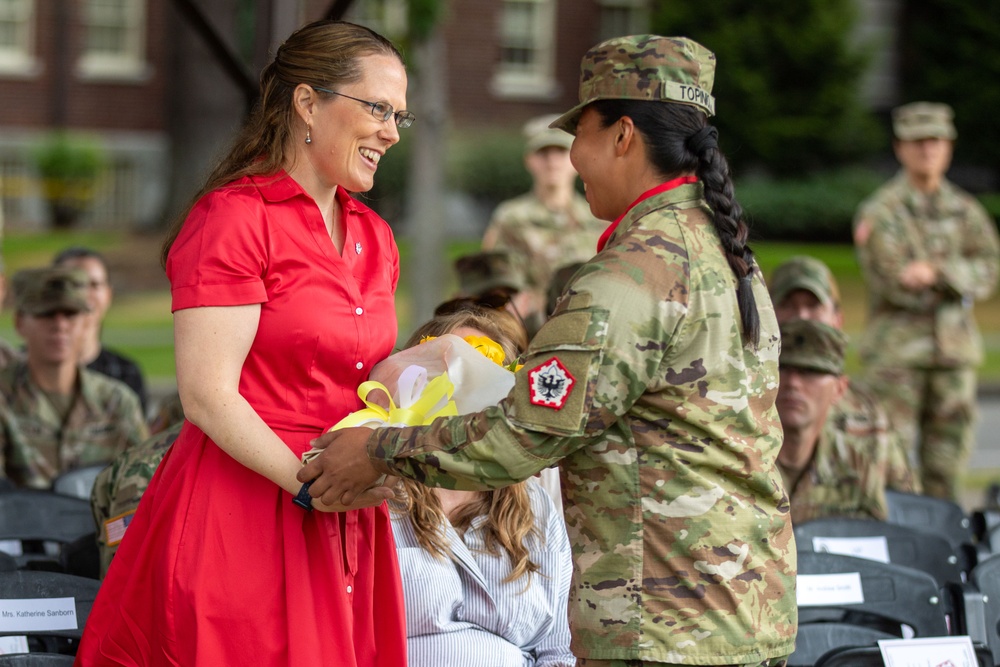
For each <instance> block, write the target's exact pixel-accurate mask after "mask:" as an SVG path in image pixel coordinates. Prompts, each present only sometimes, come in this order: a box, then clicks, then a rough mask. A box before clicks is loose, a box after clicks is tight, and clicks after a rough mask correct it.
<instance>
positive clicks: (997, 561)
mask: <svg viewBox="0 0 1000 667" xmlns="http://www.w3.org/2000/svg"><path fill="white" fill-rule="evenodd" d="M969 578H970V580H971V582H972V584H973V585H974V586H975V587H976V588H978V589H979V590H980V591H981V592H982V594H983V597H984V600H985V604H986V644H987V646H989V647H990V651H991V652H992V653H993V661H994V662H996V663H998V664H1000V554H997V555H994V556H990V557H989V558H987V559H986V560H984V561H983V562H981V563H979V564H977V565H976V567H975V568H973V570H972V573H971V574H970V575H969Z"/></svg>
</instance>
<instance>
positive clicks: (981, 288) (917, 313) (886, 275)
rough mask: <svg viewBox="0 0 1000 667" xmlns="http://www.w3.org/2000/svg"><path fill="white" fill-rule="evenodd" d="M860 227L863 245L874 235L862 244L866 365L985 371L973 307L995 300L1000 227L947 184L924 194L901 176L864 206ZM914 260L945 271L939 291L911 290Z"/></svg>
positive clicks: (999, 267)
mask: <svg viewBox="0 0 1000 667" xmlns="http://www.w3.org/2000/svg"><path fill="white" fill-rule="evenodd" d="M855 228H856V230H861V234H857V233H856V236H858V238H859V239H864V237H865V234H867V240H866V241H865V242H863V243H859V245H858V258H859V261H860V264H861V268H862V271H863V272H864V276H865V282H866V283H867V285H868V304H869V322H868V326H867V328H866V331H865V333H864V336H863V338H862V340H861V345H860V351H861V357H862V359H863V360H864V361H865V362H866V363H875V364H878V365H880V366H902V367H907V368H955V367H962V366H975V365H978V364H979V362H980V361H982V354H983V350H982V340H981V338H980V336H979V331H978V330H977V329H976V324H975V320H974V319H973V316H972V302H973V301H974V300H977V299H984V298H986V297H988V296H989V295H990V294H992V292H993V290H994V288H995V287H996V284H997V276H998V272H1000V265H998V258H1000V241H998V239H997V230H996V226H995V225H994V223H993V221H992V220H991V219H990V217H989V214H987V213H986V211H985V209H983V207H982V206H981V205H980V204H979V202H977V201H976V200H975V199H974V198H973V197H972V196H971V195H969V194H968V193H966V192H964V191H963V190H961V189H960V188H958V187H956V186H955V185H953V184H952V183H950V182H948V181H947V180H942V183H941V188H940V190H939V192H938V193H937V194H936V195H933V196H927V195H924V194H922V193H921V192H920V191H919V190H917V189H916V188H914V187H913V186H912V185H910V184H909V182H908V181H907V178H906V174H905V173H900V174H899V175H897V176H896V177H895V178H894V179H892V180H891V181H889V182H888V183H887V184H885V185H884V186H882V188H880V189H879V190H878V191H877V192H875V194H873V195H872V196H871V197H870V198H868V199H867V200H866V201H864V202H863V203H862V204H861V207H860V208H859V212H858V215H857V217H856V219H855ZM914 260H924V261H929V262H931V263H932V264H933V265H934V266H935V267H936V268H937V269H938V271H939V273H940V275H941V278H940V280H939V282H938V284H937V285H935V286H933V287H932V288H931V289H928V290H924V291H922V292H913V291H909V290H905V289H903V287H902V286H901V285H900V284H899V276H900V273H901V272H902V270H903V267H904V266H905V265H906V264H908V263H909V262H911V261H914Z"/></svg>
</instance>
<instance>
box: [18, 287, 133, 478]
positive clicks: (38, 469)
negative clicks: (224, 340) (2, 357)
mask: <svg viewBox="0 0 1000 667" xmlns="http://www.w3.org/2000/svg"><path fill="white" fill-rule="evenodd" d="M84 290H85V276H84V275H82V274H80V273H79V272H76V271H73V270H69V269H29V270H25V271H20V272H18V273H17V274H15V275H14V278H13V291H14V302H15V306H16V308H17V312H16V314H15V319H14V323H15V327H16V329H17V331H18V333H19V334H20V335H21V337H22V338H24V341H25V348H26V350H25V356H24V358H23V359H20V360H17V361H15V362H13V363H11V364H10V365H8V366H7V367H6V368H4V369H3V370H2V371H0V452H2V457H3V470H4V474H5V475H6V476H7V477H8V478H9V479H10V480H11V481H12V482H13V483H14V484H15V485H17V486H22V487H32V488H40V489H44V488H48V487H49V486H50V485H51V482H52V480H53V479H54V478H55V477H56V476H57V475H59V474H60V473H63V472H66V471H68V470H72V469H74V468H77V467H81V466H86V465H91V464H95V463H109V462H110V461H111V459H113V458H114V457H115V455H116V454H118V453H119V452H121V451H123V450H124V449H125V448H126V447H128V446H130V445H134V444H137V443H139V442H141V441H142V440H143V439H144V438H146V434H147V432H146V424H145V421H144V420H143V416H142V410H141V409H140V407H139V398H138V397H137V396H136V395H135V392H133V391H132V390H131V389H129V388H128V387H127V386H126V385H124V384H123V383H121V382H118V381H117V380H112V379H111V378H108V377H106V376H104V375H101V374H99V373H95V372H93V371H88V370H86V369H83V368H80V367H79V366H78V364H77V357H78V350H79V343H80V334H81V332H82V325H83V322H82V317H81V316H82V313H84V312H86V310H87V301H86V296H85V292H84Z"/></svg>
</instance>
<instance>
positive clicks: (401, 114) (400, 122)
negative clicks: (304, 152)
mask: <svg viewBox="0 0 1000 667" xmlns="http://www.w3.org/2000/svg"><path fill="white" fill-rule="evenodd" d="M313 90H318V91H320V92H323V93H330V94H331V95H339V96H340V97H346V98H347V99H349V100H354V101H355V102H361V103H362V104H367V105H368V106H370V107H371V108H372V115H373V116H375V117H376V118H378V119H379V120H381V121H387V120H389V119H390V118H395V121H396V127H398V128H399V129H401V130H402V129H404V128H407V127H409V126H411V125H413V121H415V120H416V119H417V117H416V116H414V115H413V114H412V113H410V112H409V111H406V110H403V111H396V110H395V109H393V108H392V105H391V104H389V103H388V102H369V101H368V100H363V99H361V98H358V97H351V96H350V95H345V94H344V93H338V92H337V91H336V90H330V89H329V88H320V87H319V86H313Z"/></svg>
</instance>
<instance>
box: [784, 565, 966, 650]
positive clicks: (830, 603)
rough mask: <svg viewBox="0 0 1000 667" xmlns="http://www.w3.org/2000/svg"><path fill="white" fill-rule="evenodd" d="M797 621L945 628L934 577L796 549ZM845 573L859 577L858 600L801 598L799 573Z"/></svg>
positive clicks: (895, 629)
mask: <svg viewBox="0 0 1000 667" xmlns="http://www.w3.org/2000/svg"><path fill="white" fill-rule="evenodd" d="M798 557H799V569H798V572H799V623H800V628H801V626H802V625H804V624H806V623H811V622H836V623H852V624H855V625H863V626H866V627H869V628H874V629H877V630H880V631H882V632H888V633H890V634H894V635H896V636H897V637H900V636H902V635H903V631H902V627H901V626H904V625H905V626H908V627H909V628H911V629H912V631H913V634H914V635H915V636H917V637H939V636H943V635H947V634H949V631H948V621H947V617H946V606H945V604H944V601H943V597H942V594H941V592H940V590H939V588H938V584H937V582H936V581H935V580H934V578H933V577H932V576H931V575H929V574H927V573H926V572H921V571H920V570H915V569H913V568H911V567H906V566H904V565H895V564H893V563H881V562H879V561H874V560H866V559H864V558H855V557H853V556H841V555H839V554H831V553H815V552H808V551H799V553H798ZM829 574H841V575H846V577H844V578H847V579H850V578H852V577H856V578H857V579H858V580H860V591H857V592H859V593H860V597H861V599H860V600H852V601H850V602H841V601H838V600H836V599H831V600H819V601H817V600H805V599H804V590H805V589H806V588H807V587H806V586H804V585H803V584H804V583H805V580H804V579H803V577H804V576H806V577H807V576H809V575H829Z"/></svg>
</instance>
